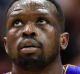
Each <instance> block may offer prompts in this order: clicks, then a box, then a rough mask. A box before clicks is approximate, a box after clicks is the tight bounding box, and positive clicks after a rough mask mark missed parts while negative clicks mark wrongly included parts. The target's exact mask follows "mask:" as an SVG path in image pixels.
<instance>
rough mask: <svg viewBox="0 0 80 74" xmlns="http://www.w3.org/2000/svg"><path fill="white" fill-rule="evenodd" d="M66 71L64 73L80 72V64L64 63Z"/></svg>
mask: <svg viewBox="0 0 80 74" xmlns="http://www.w3.org/2000/svg"><path fill="white" fill-rule="evenodd" d="M64 68H65V73H64V74H80V66H75V65H70V64H67V65H64Z"/></svg>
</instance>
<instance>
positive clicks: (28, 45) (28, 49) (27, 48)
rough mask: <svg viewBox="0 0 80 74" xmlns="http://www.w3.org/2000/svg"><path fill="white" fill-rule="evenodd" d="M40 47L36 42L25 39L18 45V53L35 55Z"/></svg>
mask: <svg viewBox="0 0 80 74" xmlns="http://www.w3.org/2000/svg"><path fill="white" fill-rule="evenodd" d="M41 47H42V46H41V43H39V42H38V41H36V40H33V39H25V40H22V41H21V43H20V45H19V51H20V52H21V53H26V54H29V53H35V52H36V51H38V50H39V49H40V48H41Z"/></svg>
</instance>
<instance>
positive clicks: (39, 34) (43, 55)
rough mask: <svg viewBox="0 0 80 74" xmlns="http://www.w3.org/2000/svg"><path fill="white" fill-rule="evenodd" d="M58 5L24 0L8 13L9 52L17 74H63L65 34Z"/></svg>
mask: <svg viewBox="0 0 80 74" xmlns="http://www.w3.org/2000/svg"><path fill="white" fill-rule="evenodd" d="M60 23H61V22H60V21H59V19H58V16H57V9H56V7H55V5H54V4H52V3H51V2H49V1H47V0H42V1H41V0H40V1H39V0H24V1H22V0H20V1H17V2H15V3H14V4H13V5H12V6H11V8H10V9H9V11H8V17H7V25H6V26H7V28H8V32H7V36H6V37H5V38H4V39H5V48H6V52H7V53H8V55H9V56H10V57H11V59H12V60H13V68H12V73H13V74H53V73H54V74H63V69H62V64H61V59H60V46H61V47H62V48H63V49H65V48H66V47H67V44H68V33H62V30H61V29H62V28H61V24H60Z"/></svg>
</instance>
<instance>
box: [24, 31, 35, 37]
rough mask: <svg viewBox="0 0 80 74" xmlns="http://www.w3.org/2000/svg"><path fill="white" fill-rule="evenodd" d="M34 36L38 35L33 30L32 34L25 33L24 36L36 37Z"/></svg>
mask: <svg viewBox="0 0 80 74" xmlns="http://www.w3.org/2000/svg"><path fill="white" fill-rule="evenodd" d="M34 36H36V34H35V32H32V33H30V34H27V33H23V37H34Z"/></svg>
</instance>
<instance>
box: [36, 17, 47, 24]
mask: <svg viewBox="0 0 80 74" xmlns="http://www.w3.org/2000/svg"><path fill="white" fill-rule="evenodd" d="M37 24H38V25H45V24H48V21H47V20H46V19H44V18H39V19H38V20H37Z"/></svg>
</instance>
